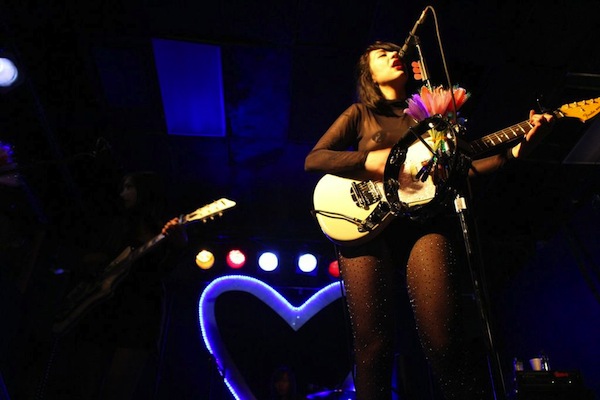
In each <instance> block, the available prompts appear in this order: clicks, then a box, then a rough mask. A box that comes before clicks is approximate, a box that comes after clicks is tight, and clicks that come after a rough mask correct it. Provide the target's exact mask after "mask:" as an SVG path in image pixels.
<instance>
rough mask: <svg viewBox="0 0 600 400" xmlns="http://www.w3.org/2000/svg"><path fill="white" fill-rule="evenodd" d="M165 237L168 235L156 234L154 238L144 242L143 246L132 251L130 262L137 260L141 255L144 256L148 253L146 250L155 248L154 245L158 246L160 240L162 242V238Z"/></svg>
mask: <svg viewBox="0 0 600 400" xmlns="http://www.w3.org/2000/svg"><path fill="white" fill-rule="evenodd" d="M165 237H166V236H165V235H163V234H162V233H161V234H159V235H156V236H154V237H153V238H152V239H150V240H149V241H147V242H146V243H144V244H143V245H142V246H140V247H136V248H135V250H133V251H132V252H131V253H130V255H129V261H130V262H134V261H135V260H137V259H138V258H140V257H141V256H143V255H144V254H146V252H148V251H149V250H150V249H151V248H153V247H154V246H156V245H157V244H159V243H160V242H162V240H163V239H164V238H165Z"/></svg>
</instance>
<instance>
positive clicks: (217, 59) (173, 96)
mask: <svg viewBox="0 0 600 400" xmlns="http://www.w3.org/2000/svg"><path fill="white" fill-rule="evenodd" d="M152 46H153V49H154V59H155V64H156V70H157V74H158V81H159V84H160V90H161V95H162V101H163V108H164V112H165V118H166V123H167V132H168V133H169V134H171V135H186V136H225V107H224V100H223V97H224V96H223V76H222V71H221V49H220V47H219V46H213V45H207V44H198V43H190V42H181V41H176V40H166V39H152Z"/></svg>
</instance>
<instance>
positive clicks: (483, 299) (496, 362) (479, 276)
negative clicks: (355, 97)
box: [454, 193, 506, 400]
mask: <svg viewBox="0 0 600 400" xmlns="http://www.w3.org/2000/svg"><path fill="white" fill-rule="evenodd" d="M454 209H455V211H456V214H457V215H458V219H459V221H460V225H461V229H462V234H463V239H464V244H465V250H466V256H467V264H468V267H469V272H470V275H471V283H472V287H473V295H474V298H475V302H476V306H477V311H478V312H479V316H480V320H481V324H482V327H483V331H484V332H483V334H484V336H485V337H484V339H485V344H486V347H487V351H488V368H489V372H490V376H491V383H492V392H493V395H494V399H495V400H504V399H506V387H505V381H504V374H503V373H502V365H501V362H500V357H499V355H498V352H497V351H496V346H495V344H494V337H493V334H492V327H491V323H490V317H489V305H488V296H487V292H486V290H485V280H484V276H483V271H482V269H481V265H482V262H481V259H480V257H476V255H477V256H479V255H480V254H479V253H477V254H476V252H475V247H474V243H473V241H472V235H471V233H470V230H469V226H470V224H469V222H468V220H467V217H468V213H467V201H466V200H465V198H464V197H463V196H462V195H461V194H460V193H458V194H456V198H455V199H454ZM475 230H476V229H475ZM475 233H476V232H475ZM476 261H479V265H480V268H478V269H477V268H475V266H476ZM499 395H500V397H498V396H499Z"/></svg>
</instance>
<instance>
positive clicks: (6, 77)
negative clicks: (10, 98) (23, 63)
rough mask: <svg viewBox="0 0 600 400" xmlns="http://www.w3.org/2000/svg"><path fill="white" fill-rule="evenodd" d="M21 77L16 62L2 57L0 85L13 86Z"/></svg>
mask: <svg viewBox="0 0 600 400" xmlns="http://www.w3.org/2000/svg"><path fill="white" fill-rule="evenodd" d="M18 78H19V70H18V69H17V66H16V65H15V63H14V62H13V61H12V60H10V59H8V58H4V57H0V87H3V88H7V87H10V86H12V85H13V84H14V83H15V82H16V81H17V79H18Z"/></svg>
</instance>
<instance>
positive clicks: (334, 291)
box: [198, 275, 342, 400]
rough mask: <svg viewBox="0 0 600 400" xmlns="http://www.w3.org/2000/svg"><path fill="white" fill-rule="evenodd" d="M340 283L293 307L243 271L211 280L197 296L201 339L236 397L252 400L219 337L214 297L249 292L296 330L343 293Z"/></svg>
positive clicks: (272, 290) (269, 287) (331, 285)
mask: <svg viewBox="0 0 600 400" xmlns="http://www.w3.org/2000/svg"><path fill="white" fill-rule="evenodd" d="M340 285H341V283H339V282H334V283H331V284H329V285H328V286H325V287H324V288H322V289H321V290H319V291H318V292H317V293H315V294H314V295H313V296H311V297H310V298H309V299H308V300H307V301H306V302H304V304H302V305H301V306H299V307H295V306H293V305H292V304H290V303H289V302H288V301H287V300H286V299H285V298H284V297H283V296H282V295H281V294H280V293H278V292H277V291H276V290H275V289H273V288H272V287H271V286H269V285H267V284H266V283H264V282H262V281H260V280H258V279H255V278H251V277H248V276H242V275H229V276H224V277H221V278H217V279H215V280H214V281H212V282H211V283H210V284H209V285H208V286H207V287H206V289H204V291H203V292H202V295H201V296H200V301H199V304H198V315H199V319H200V330H201V333H202V339H203V340H204V343H205V345H206V348H207V349H208V351H209V352H210V353H211V354H212V355H213V356H214V358H215V361H216V363H217V367H218V369H219V371H221V373H222V375H223V380H224V382H225V385H226V386H227V388H228V389H229V391H230V392H231V394H232V395H233V397H234V398H236V399H237V400H241V399H243V400H255V397H254V395H253V394H252V392H251V390H250V388H249V387H248V385H247V384H246V382H245V380H244V378H243V377H242V375H241V374H240V372H239V371H238V369H237V368H236V366H235V363H234V362H233V361H232V358H231V355H230V354H229V351H228V350H227V348H226V346H225V344H224V343H223V341H222V340H221V337H220V334H219V330H218V327H217V322H216V317H215V302H216V299H217V298H218V297H219V296H220V295H221V294H222V293H225V292H230V291H243V292H248V293H251V294H252V295H254V296H256V297H257V298H258V299H260V300H262V301H263V302H264V303H265V304H267V305H268V306H269V307H271V308H272V309H273V310H274V311H275V312H276V313H277V314H279V316H280V317H281V318H283V319H284V320H285V321H286V322H287V323H288V324H289V325H290V327H291V328H292V329H294V331H297V330H298V329H300V328H301V327H302V325H304V324H305V323H306V322H307V321H308V320H310V319H311V318H312V317H313V316H314V315H315V314H317V313H318V312H319V311H320V310H322V309H323V308H325V307H327V306H328V305H329V304H331V303H332V302H333V301H335V300H337V299H339V298H340V297H341V296H342V288H341V286H340Z"/></svg>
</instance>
